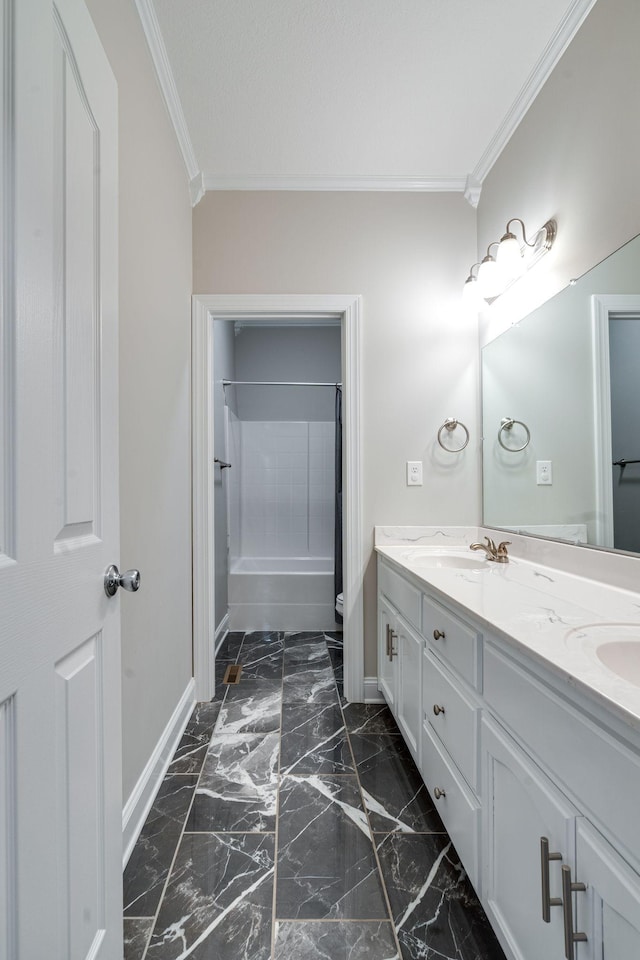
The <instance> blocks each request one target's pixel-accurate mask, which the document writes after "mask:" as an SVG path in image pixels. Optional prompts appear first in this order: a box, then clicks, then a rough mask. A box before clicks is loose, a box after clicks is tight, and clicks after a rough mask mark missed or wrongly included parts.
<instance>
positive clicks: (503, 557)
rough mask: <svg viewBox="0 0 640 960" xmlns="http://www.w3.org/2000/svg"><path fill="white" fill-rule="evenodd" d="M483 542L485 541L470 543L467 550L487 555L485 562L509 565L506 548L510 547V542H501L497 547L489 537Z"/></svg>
mask: <svg viewBox="0 0 640 960" xmlns="http://www.w3.org/2000/svg"><path fill="white" fill-rule="evenodd" d="M485 540H486V541H487V542H486V543H472V544H471V546H470V547H469V549H470V550H484V552H485V553H486V555H487V560H493V561H494V562H495V563H509V554H508V553H507V547H510V546H511V541H510V540H503V541H502V543H499V544H498V546H497V547H496V545H495V543H494V541H493V540H490V539H489V537H485Z"/></svg>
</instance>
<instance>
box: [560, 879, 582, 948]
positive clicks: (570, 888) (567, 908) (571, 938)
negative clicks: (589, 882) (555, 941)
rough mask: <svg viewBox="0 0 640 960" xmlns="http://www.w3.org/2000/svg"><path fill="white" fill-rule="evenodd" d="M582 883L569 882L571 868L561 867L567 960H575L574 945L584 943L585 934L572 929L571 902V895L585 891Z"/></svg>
mask: <svg viewBox="0 0 640 960" xmlns="http://www.w3.org/2000/svg"><path fill="white" fill-rule="evenodd" d="M586 889H587V887H586V885H585V884H584V883H572V882H571V867H568V866H566V865H565V866H564V867H562V901H563V903H562V908H563V910H564V955H565V957H566V958H567V960H575V955H576V954H575V949H574V946H573V945H574V943H584V942H585V941H586V939H587V935H586V933H576V931H575V930H574V929H573V901H572V898H571V895H572V893H574V892H575V891H583V890H586Z"/></svg>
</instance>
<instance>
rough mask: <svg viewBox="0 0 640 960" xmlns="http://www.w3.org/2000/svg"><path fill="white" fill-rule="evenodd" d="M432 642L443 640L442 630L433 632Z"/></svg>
mask: <svg viewBox="0 0 640 960" xmlns="http://www.w3.org/2000/svg"><path fill="white" fill-rule="evenodd" d="M433 639H434V640H444V630H434V631H433Z"/></svg>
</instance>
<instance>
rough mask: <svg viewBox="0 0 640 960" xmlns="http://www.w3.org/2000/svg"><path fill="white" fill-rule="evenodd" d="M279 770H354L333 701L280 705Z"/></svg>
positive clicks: (339, 712) (289, 771) (337, 710)
mask: <svg viewBox="0 0 640 960" xmlns="http://www.w3.org/2000/svg"><path fill="white" fill-rule="evenodd" d="M280 771H281V773H283V774H285V773H292V774H300V773H334V774H339V773H340V774H342V773H351V774H354V773H355V770H354V767H353V760H352V758H351V750H350V749H349V741H348V739H347V733H346V730H345V727H344V722H343V719H342V711H341V710H340V708H339V707H337V706H336V705H335V704H333V703H327V704H322V705H320V706H311V707H310V706H307V705H305V704H285V705H284V706H283V708H282V739H281V752H280Z"/></svg>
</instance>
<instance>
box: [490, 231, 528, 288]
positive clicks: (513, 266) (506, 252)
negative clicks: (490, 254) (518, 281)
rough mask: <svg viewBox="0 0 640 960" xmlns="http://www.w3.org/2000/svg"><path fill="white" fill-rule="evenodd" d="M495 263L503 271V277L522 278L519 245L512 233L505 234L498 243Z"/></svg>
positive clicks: (522, 267)
mask: <svg viewBox="0 0 640 960" xmlns="http://www.w3.org/2000/svg"><path fill="white" fill-rule="evenodd" d="M496 263H497V264H498V266H499V267H500V269H501V270H502V271H503V274H504V276H506V277H509V278H513V279H514V280H515V278H516V277H520V276H522V274H523V273H524V267H525V264H524V260H523V258H522V251H521V250H520V244H519V243H518V241H517V240H516V238H515V237H514V235H513V234H512V233H505V235H504V237H503V238H502V240H501V241H500V245H499V246H498V251H497V253H496Z"/></svg>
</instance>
